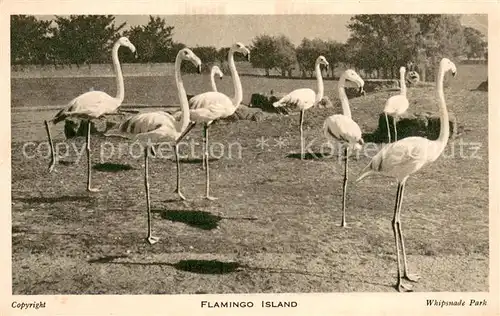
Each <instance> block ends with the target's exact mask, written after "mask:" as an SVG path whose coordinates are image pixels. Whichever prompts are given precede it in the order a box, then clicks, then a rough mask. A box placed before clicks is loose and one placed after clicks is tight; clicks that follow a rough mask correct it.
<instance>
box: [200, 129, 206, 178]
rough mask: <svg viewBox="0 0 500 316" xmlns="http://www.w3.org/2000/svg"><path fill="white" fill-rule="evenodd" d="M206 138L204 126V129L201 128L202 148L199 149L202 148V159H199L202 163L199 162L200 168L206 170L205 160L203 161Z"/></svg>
mask: <svg viewBox="0 0 500 316" xmlns="http://www.w3.org/2000/svg"><path fill="white" fill-rule="evenodd" d="M205 125H207V124H205ZM206 139H207V133H206V130H205V128H204V129H203V146H202V149H201V150H202V152H203V153H202V159H201V161H202V163H201V168H202V169H203V170H206V168H207V162H206V161H205V148H206Z"/></svg>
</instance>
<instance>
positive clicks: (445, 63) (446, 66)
mask: <svg viewBox="0 0 500 316" xmlns="http://www.w3.org/2000/svg"><path fill="white" fill-rule="evenodd" d="M439 66H440V67H441V68H442V69H443V70H444V72H447V71H451V74H452V75H453V77H455V76H456V74H457V66H455V64H454V63H453V62H452V61H451V60H449V59H448V58H443V59H441V62H440V64H439Z"/></svg>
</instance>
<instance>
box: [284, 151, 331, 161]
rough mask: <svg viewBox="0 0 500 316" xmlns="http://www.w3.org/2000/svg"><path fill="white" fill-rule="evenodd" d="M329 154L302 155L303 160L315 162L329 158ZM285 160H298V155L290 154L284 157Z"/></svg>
mask: <svg viewBox="0 0 500 316" xmlns="http://www.w3.org/2000/svg"><path fill="white" fill-rule="evenodd" d="M331 156H332V155H331V154H325V153H304V160H315V159H323V158H330V157H331ZM286 157H287V158H293V159H300V158H301V157H300V153H290V154H288V155H286Z"/></svg>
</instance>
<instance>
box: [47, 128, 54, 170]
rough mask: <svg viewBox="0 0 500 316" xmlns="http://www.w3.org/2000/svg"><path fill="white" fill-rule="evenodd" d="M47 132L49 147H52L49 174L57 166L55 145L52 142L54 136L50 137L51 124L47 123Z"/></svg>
mask: <svg viewBox="0 0 500 316" xmlns="http://www.w3.org/2000/svg"><path fill="white" fill-rule="evenodd" d="M45 130H46V131H47V137H48V139H49V145H50V154H51V157H52V158H51V159H50V165H49V173H50V172H52V170H54V167H55V165H56V154H55V151H54V143H53V142H52V136H51V135H50V128H49V122H47V121H45Z"/></svg>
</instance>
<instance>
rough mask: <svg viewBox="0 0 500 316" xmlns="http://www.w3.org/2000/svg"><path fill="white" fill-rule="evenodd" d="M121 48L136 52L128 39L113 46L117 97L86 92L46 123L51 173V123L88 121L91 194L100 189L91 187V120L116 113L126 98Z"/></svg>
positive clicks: (89, 183)
mask: <svg viewBox="0 0 500 316" xmlns="http://www.w3.org/2000/svg"><path fill="white" fill-rule="evenodd" d="M121 46H125V47H127V48H129V49H130V51H132V53H135V52H136V49H135V46H134V45H133V44H132V43H131V42H130V41H129V39H128V38H126V37H121V38H119V39H118V40H117V41H116V43H115V44H114V45H113V49H112V51H111V56H112V60H113V66H114V70H115V75H116V97H112V96H110V95H109V94H107V93H105V92H102V91H89V92H86V93H84V94H82V95H80V96H78V97H76V98H74V99H73V100H71V101H70V102H69V104H68V106H67V107H66V108H64V109H62V110H61V111H59V112H58V113H57V114H56V115H55V116H54V117H53V118H52V119H51V120H48V121H45V122H44V123H45V130H46V132H47V137H48V139H49V145H50V151H51V161H50V165H49V172H52V170H53V169H54V167H55V165H56V161H57V159H56V155H55V151H54V144H53V143H52V136H51V135H50V128H49V123H52V124H53V125H56V124H57V123H59V122H61V121H64V120H65V119H67V118H70V117H75V118H79V119H83V120H86V121H87V146H86V151H87V158H88V159H87V161H88V163H87V191H89V192H96V191H98V189H94V188H92V186H91V164H92V159H91V154H90V130H91V120H93V119H96V118H99V117H101V116H103V115H105V114H110V113H114V112H115V111H116V109H117V108H118V107H119V106H120V105H121V104H122V102H123V99H124V97H125V88H124V85H123V74H122V70H121V67H120V61H119V60H118V49H119V48H120V47H121ZM136 56H137V55H136Z"/></svg>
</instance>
